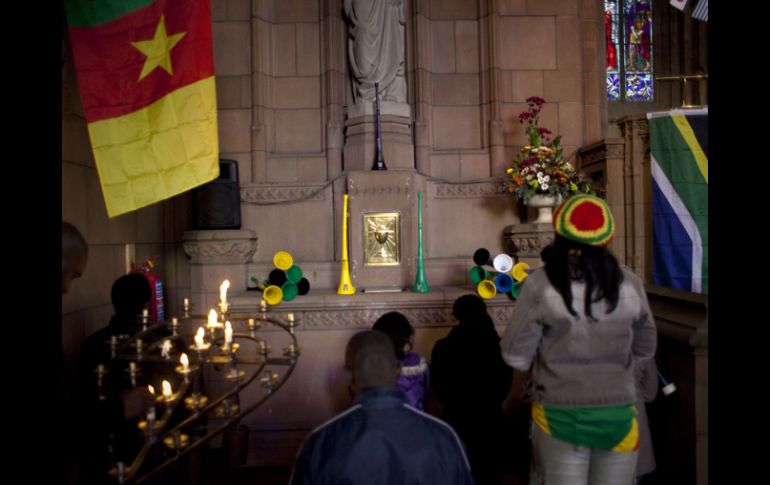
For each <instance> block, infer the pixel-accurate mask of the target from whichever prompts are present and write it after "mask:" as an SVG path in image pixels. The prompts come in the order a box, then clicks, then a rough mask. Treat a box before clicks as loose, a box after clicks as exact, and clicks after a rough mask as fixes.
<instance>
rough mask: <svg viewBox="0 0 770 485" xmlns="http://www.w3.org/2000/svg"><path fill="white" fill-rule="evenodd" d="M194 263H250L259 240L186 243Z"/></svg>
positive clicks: (187, 251)
mask: <svg viewBox="0 0 770 485" xmlns="http://www.w3.org/2000/svg"><path fill="white" fill-rule="evenodd" d="M183 247H184V252H185V253H187V255H188V256H190V258H191V262H192V263H208V264H217V263H248V262H249V261H251V258H252V256H254V253H256V252H257V240H256V238H255V239H253V240H230V241H226V240H225V241H222V240H220V241H185V242H184V243H183Z"/></svg>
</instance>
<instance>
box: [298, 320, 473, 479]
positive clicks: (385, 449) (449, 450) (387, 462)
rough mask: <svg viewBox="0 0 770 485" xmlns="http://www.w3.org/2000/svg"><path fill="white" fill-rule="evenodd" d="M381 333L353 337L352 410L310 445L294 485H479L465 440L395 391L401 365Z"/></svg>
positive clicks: (349, 354) (348, 359)
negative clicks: (464, 444) (470, 462)
mask: <svg viewBox="0 0 770 485" xmlns="http://www.w3.org/2000/svg"><path fill="white" fill-rule="evenodd" d="M395 355H396V354H395V351H394V350H393V344H392V342H391V341H390V339H389V338H388V337H387V335H385V334H384V333H381V332H378V331H366V332H361V333H358V334H356V335H354V336H353V338H351V339H350V342H348V345H347V349H346V351H345V367H346V368H347V369H348V370H349V371H351V372H352V374H353V389H354V391H355V392H356V393H357V396H356V399H355V401H354V402H353V406H352V407H351V408H350V409H348V410H347V411H345V412H343V413H341V414H339V415H337V416H335V417H334V418H332V419H331V420H329V421H327V422H326V423H324V424H322V425H321V426H319V427H318V428H316V429H315V430H313V432H312V433H310V435H309V436H308V437H307V438H306V439H305V443H304V444H303V446H302V449H301V451H300V453H299V456H298V457H297V462H296V463H295V465H294V471H293V473H292V477H291V485H311V484H312V485H332V484H340V485H342V484H356V485H363V484H382V485H387V484H399V485H400V484H414V485H417V484H425V485H427V484H431V485H432V484H437V483H441V484H446V485H454V484H457V485H466V484H469V485H470V484H473V477H472V475H471V470H470V465H469V464H468V459H467V458H466V456H465V452H464V451H463V445H462V443H461V442H460V438H458V437H457V435H456V434H455V432H454V431H453V430H452V428H451V427H450V426H449V425H448V424H446V423H444V422H443V421H441V420H439V419H436V418H434V417H432V416H430V415H428V414H425V413H423V412H422V411H418V410H417V409H415V408H413V407H412V406H410V405H409V404H408V403H407V401H406V397H405V396H404V394H403V392H401V391H400V390H399V389H398V388H397V387H396V379H397V378H398V375H399V367H398V362H397V361H396V357H395Z"/></svg>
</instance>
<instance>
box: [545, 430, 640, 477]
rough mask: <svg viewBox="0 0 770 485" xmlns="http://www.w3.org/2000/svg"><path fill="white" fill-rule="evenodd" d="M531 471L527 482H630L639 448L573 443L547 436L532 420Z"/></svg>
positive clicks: (633, 475) (633, 474)
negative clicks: (621, 450) (616, 448)
mask: <svg viewBox="0 0 770 485" xmlns="http://www.w3.org/2000/svg"><path fill="white" fill-rule="evenodd" d="M531 433H532V458H533V462H534V463H533V470H532V472H531V473H530V476H531V480H530V485H631V484H633V483H634V480H635V479H636V460H637V455H638V454H639V452H638V451H634V452H631V453H619V452H617V451H612V450H603V449H599V448H589V447H587V446H579V445H573V444H571V443H567V442H566V441H561V440H558V439H556V438H553V437H552V436H549V435H548V434H547V433H545V432H544V431H543V430H541V429H540V428H539V427H538V426H537V425H536V424H534V423H532V431H531Z"/></svg>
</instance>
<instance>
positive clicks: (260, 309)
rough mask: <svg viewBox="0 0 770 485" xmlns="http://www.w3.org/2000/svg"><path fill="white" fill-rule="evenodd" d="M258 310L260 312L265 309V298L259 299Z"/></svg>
mask: <svg viewBox="0 0 770 485" xmlns="http://www.w3.org/2000/svg"><path fill="white" fill-rule="evenodd" d="M259 311H261V312H266V311H267V302H266V301H265V300H259Z"/></svg>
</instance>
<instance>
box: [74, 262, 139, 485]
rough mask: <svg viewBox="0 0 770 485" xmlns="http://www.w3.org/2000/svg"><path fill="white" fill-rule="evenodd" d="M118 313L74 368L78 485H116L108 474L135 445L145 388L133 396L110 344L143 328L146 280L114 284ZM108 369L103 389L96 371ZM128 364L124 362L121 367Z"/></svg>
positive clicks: (125, 279)
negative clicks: (101, 367)
mask: <svg viewBox="0 0 770 485" xmlns="http://www.w3.org/2000/svg"><path fill="white" fill-rule="evenodd" d="M111 296H112V305H113V307H114V309H115V314H114V315H113V316H112V318H111V319H110V323H109V325H107V326H106V327H105V328H102V329H100V330H97V331H96V332H94V333H93V334H91V335H90V336H89V337H88V338H87V339H86V340H85V342H84V343H83V346H82V347H81V350H80V353H79V354H78V359H77V362H76V365H75V382H74V399H75V404H76V407H75V413H76V420H77V422H78V423H80V425H82V426H79V428H78V431H79V432H80V433H79V434H78V436H77V437H76V438H79V439H80V443H79V444H80V446H79V455H80V457H79V472H78V479H77V482H78V483H95V484H100V483H114V478H113V479H110V478H109V477H108V475H107V473H108V471H109V469H110V468H112V466H113V462H114V461H118V460H121V459H124V457H127V456H128V455H130V452H129V451H128V448H130V447H132V446H135V443H133V441H132V439H131V438H129V437H132V438H133V437H134V436H135V435H136V432H135V430H134V429H132V428H131V425H135V423H134V422H133V421H131V420H132V419H133V418H136V417H137V415H138V414H139V413H140V412H141V411H142V410H143V407H144V406H143V404H144V389H139V388H137V389H134V390H132V391H131V392H129V393H126V392H122V391H121V390H122V389H126V388H127V386H125V385H124V384H125V383H124V382H123V381H124V380H125V379H126V378H127V376H125V375H124V374H125V372H124V370H125V369H124V368H123V367H122V366H120V365H118V364H117V363H114V362H112V361H111V352H110V340H111V337H112V336H113V335H114V336H117V339H118V344H119V345H120V344H122V343H123V342H125V341H126V340H127V339H129V338H130V337H131V336H133V335H135V334H136V333H138V332H139V331H140V330H141V329H142V325H141V314H142V310H143V309H144V308H146V306H147V305H148V303H149V302H150V298H151V296H152V289H151V288H150V284H149V283H148V282H147V279H146V278H145V277H144V276H143V275H141V274H138V273H131V274H127V275H125V276H121V277H120V278H118V279H117V280H116V281H115V283H113V285H112V295H111ZM99 364H102V365H104V366H105V369H106V370H107V375H106V377H105V378H104V380H103V387H102V389H101V395H102V396H103V398H101V399H100V397H99V394H100V390H99V387H98V385H97V375H96V368H97V366H98V365H99ZM122 364H125V363H122Z"/></svg>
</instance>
